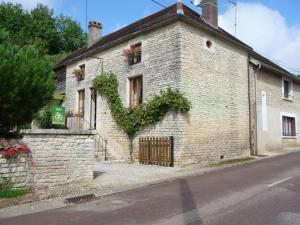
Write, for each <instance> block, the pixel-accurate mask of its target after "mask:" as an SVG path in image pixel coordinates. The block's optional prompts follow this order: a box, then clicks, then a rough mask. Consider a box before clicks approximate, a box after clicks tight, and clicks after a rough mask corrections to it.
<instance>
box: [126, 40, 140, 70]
mask: <svg viewBox="0 0 300 225" xmlns="http://www.w3.org/2000/svg"><path fill="white" fill-rule="evenodd" d="M130 49H131V51H132V54H131V56H130V57H129V58H128V63H129V65H130V66H131V65H134V64H138V63H140V62H141V61H142V43H141V42H140V43H137V44H134V45H131V46H130Z"/></svg>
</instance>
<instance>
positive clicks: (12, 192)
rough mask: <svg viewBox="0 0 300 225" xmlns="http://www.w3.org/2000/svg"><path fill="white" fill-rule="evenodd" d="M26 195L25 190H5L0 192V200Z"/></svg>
mask: <svg viewBox="0 0 300 225" xmlns="http://www.w3.org/2000/svg"><path fill="white" fill-rule="evenodd" d="M26 194H27V190H26V189H13V188H5V189H1V190H0V198H15V197H19V196H23V195H26Z"/></svg>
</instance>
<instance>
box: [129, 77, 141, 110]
mask: <svg viewBox="0 0 300 225" xmlns="http://www.w3.org/2000/svg"><path fill="white" fill-rule="evenodd" d="M142 103H143V76H138V77H133V78H130V79H129V106H130V108H131V107H134V106H138V105H141V104H142Z"/></svg>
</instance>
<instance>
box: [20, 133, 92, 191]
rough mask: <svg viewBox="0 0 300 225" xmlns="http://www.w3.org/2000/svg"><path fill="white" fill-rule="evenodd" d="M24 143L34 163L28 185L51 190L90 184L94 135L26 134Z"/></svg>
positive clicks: (24, 134)
mask: <svg viewBox="0 0 300 225" xmlns="http://www.w3.org/2000/svg"><path fill="white" fill-rule="evenodd" d="M23 142H24V143H25V144H27V145H28V146H29V147H30V150H31V156H32V162H33V163H32V166H31V167H30V174H29V177H30V178H29V179H28V180H29V182H30V183H28V185H34V187H35V188H38V189H40V188H43V189H50V188H57V187H62V186H68V185H73V184H76V185H77V186H81V187H85V186H88V185H89V184H91V181H92V180H93V170H92V165H93V163H94V161H95V155H94V154H95V153H94V152H95V139H94V134H93V132H92V131H84V132H82V131H81V132H76V131H68V130H25V131H24V132H23Z"/></svg>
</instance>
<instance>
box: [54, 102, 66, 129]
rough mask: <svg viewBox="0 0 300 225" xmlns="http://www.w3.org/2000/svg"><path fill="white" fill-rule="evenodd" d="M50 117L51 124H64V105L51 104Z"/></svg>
mask: <svg viewBox="0 0 300 225" xmlns="http://www.w3.org/2000/svg"><path fill="white" fill-rule="evenodd" d="M51 118H52V124H56V125H65V120H66V112H65V107H61V106H52V113H51Z"/></svg>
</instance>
